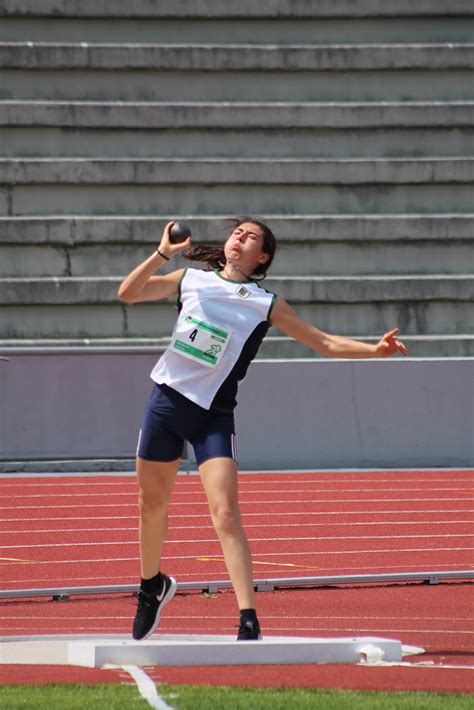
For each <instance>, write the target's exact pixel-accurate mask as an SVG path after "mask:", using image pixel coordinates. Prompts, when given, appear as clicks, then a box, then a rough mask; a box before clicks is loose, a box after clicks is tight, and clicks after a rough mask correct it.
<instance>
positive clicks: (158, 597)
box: [156, 582, 166, 603]
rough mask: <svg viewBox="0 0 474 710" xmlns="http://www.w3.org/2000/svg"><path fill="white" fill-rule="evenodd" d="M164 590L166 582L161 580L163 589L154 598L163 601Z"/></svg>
mask: <svg viewBox="0 0 474 710" xmlns="http://www.w3.org/2000/svg"><path fill="white" fill-rule="evenodd" d="M165 592H166V582H163V591H162V592H161V594H157V595H156V598H157V599H158V601H159V602H160V603H161V602H162V601H163V598H164V596H165Z"/></svg>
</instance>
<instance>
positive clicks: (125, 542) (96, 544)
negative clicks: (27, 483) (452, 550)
mask: <svg viewBox="0 0 474 710" xmlns="http://www.w3.org/2000/svg"><path fill="white" fill-rule="evenodd" d="M448 537H449V538H456V539H458V538H461V537H462V538H465V537H474V533H460V534H459V535H456V534H452V533H446V534H441V535H364V536H363V537H361V536H360V535H327V536H317V537H315V536H309V537H249V538H248V541H249V542H303V541H304V540H308V541H309V542H321V541H326V540H337V541H339V540H358V541H364V542H365V540H410V539H414V540H420V539H425V538H428V539H430V540H436V539H438V538H448ZM213 542H217V538H211V539H197V540H194V539H189V540H186V539H185V540H167V541H166V544H167V545H189V544H193V545H195V544H201V543H206V544H207V543H213ZM136 544H137V541H136V540H112V541H107V542H102V541H101V542H44V543H39V544H32V545H27V544H23V545H0V550H17V549H22V550H35V549H37V548H40V547H41V548H44V547H66V548H69V547H102V546H104V545H120V546H122V545H136Z"/></svg>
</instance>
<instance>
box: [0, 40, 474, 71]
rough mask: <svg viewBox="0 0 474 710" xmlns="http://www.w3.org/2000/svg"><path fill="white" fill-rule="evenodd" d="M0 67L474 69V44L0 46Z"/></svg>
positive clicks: (42, 44) (73, 68)
mask: <svg viewBox="0 0 474 710" xmlns="http://www.w3.org/2000/svg"><path fill="white" fill-rule="evenodd" d="M0 64H1V66H2V67H4V68H6V69H19V70H30V71H31V70H33V71H36V70H53V71H57V70H62V69H68V70H76V69H77V70H81V69H82V70H84V69H86V70H89V71H91V70H102V71H117V70H123V71H127V70H128V71H130V70H132V71H133V70H141V71H146V72H149V71H173V72H180V71H183V72H194V73H198V72H210V71H213V72H228V71H230V72H234V71H235V72H247V71H257V72H259V73H260V72H261V73H263V74H265V72H268V71H272V72H320V71H329V72H331V71H339V72H341V71H350V72H357V71H370V70H373V69H374V68H376V69H377V70H379V71H381V70H382V71H387V70H392V71H396V70H408V71H414V70H420V69H425V70H429V71H448V70H450V71H451V70H469V69H472V68H474V43H472V42H471V43H469V42H465V43H461V42H456V43H453V42H449V43H448V42H442V43H426V44H420V43H417V44H407V43H401V44H370V45H367V44H364V45H357V44H346V45H331V44H324V45H302V44H298V45H287V46H280V45H278V46H274V45H251V44H235V43H234V44H232V45H222V44H216V43H214V44H205V45H202V44H196V45H186V44H178V43H173V44H155V43H153V44H140V43H127V42H120V43H117V44H112V43H102V44H100V43H91V44H88V43H84V42H69V43H65V42H64V43H54V42H31V41H27V42H21V41H16V42H0Z"/></svg>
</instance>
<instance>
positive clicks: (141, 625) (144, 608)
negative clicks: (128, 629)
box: [132, 574, 178, 641]
mask: <svg viewBox="0 0 474 710" xmlns="http://www.w3.org/2000/svg"><path fill="white" fill-rule="evenodd" d="M177 586H178V585H177V584H176V580H175V579H173V577H167V576H166V575H165V574H164V575H163V587H162V589H161V592H160V593H159V594H158V593H157V592H155V593H154V594H147V593H146V592H144V591H142V590H141V589H140V590H139V592H138V608H137V613H136V616H135V621H134V622H133V631H132V636H133V638H134V639H135V640H136V641H140V640H141V639H147V638H148V637H149V636H151V635H152V633H153V631H154V630H155V629H156V627H157V626H158V624H159V623H160V611H161V609H163V607H164V606H165V605H166V604H168V602H170V601H171V600H172V599H173V597H174V595H175V592H176V587H177Z"/></svg>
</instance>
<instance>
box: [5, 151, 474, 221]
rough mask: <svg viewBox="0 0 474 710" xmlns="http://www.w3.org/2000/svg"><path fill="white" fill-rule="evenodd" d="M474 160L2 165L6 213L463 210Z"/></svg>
mask: <svg viewBox="0 0 474 710" xmlns="http://www.w3.org/2000/svg"><path fill="white" fill-rule="evenodd" d="M473 182H474V158H452V157H450V158H418V159H407V158H388V159H384V158H379V159H363V158H360V159H336V160H330V159H307V160H304V159H280V160H274V159H234V160H230V159H224V158H223V159H208V160H206V159H184V158H183V159H174V160H171V159H169V160H167V159H157V158H152V159H143V158H142V159H125V158H124V159H85V158H69V159H68V158H63V159H58V158H37V159H33V158H25V159H21V158H10V159H3V160H0V186H1V187H2V188H3V189H0V214H2V215H13V214H17V215H28V214H48V213H49V212H50V211H51V209H53V210H54V211H55V212H56V213H76V214H85V213H91V212H92V213H96V214H122V215H125V214H153V213H155V214H156V213H157V212H158V213H160V212H161V213H162V212H163V207H164V206H165V205H166V208H167V210H168V211H169V213H170V214H174V215H177V214H182V213H183V212H184V213H201V214H215V213H216V212H217V211H219V208H220V207H221V206H222V205H223V204H226V205H227V208H228V210H229V212H230V213H233V212H239V211H240V210H241V206H242V205H243V204H244V205H246V206H247V209H248V210H249V211H250V212H264V213H272V212H273V213H275V212H278V211H282V208H283V209H285V208H286V210H287V212H288V213H290V214H295V213H296V214H298V213H299V214H301V213H308V212H313V211H314V206H315V205H318V207H319V206H321V208H320V209H319V211H320V212H321V213H324V212H327V213H337V212H339V213H361V212H368V211H369V212H373V213H391V212H393V213H405V212H408V213H417V212H421V213H423V212H433V211H435V210H436V209H437V208H440V207H441V208H442V209H443V211H446V212H457V213H462V212H465V211H469V210H470V209H471V208H472V194H473Z"/></svg>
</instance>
